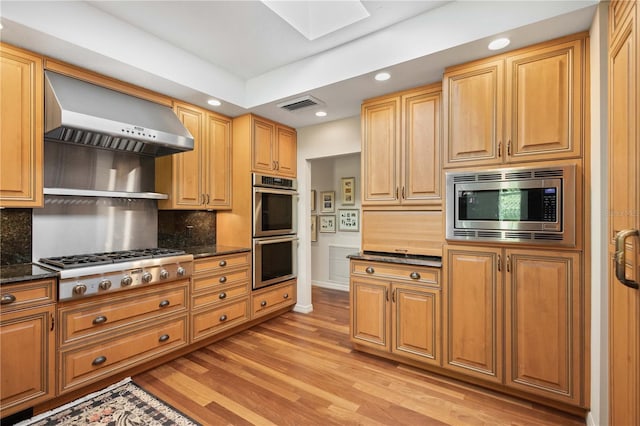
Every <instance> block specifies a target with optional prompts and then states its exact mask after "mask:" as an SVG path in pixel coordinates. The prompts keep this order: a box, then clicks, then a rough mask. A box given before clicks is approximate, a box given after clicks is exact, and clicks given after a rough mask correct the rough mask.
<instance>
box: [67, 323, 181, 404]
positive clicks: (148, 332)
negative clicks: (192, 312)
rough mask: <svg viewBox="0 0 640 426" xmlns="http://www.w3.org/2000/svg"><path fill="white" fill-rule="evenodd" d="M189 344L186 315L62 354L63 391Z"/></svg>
mask: <svg viewBox="0 0 640 426" xmlns="http://www.w3.org/2000/svg"><path fill="white" fill-rule="evenodd" d="M186 344H187V319H186V315H183V316H182V317H178V318H173V319H170V320H167V321H164V322H162V323H160V324H153V326H151V327H147V328H144V329H141V330H138V331H135V332H132V333H128V334H125V335H124V336H122V335H119V336H118V337H117V338H114V339H112V340H107V341H101V342H98V343H95V344H93V345H89V346H83V347H82V348H78V349H74V350H68V351H63V352H61V354H60V363H61V365H60V391H61V392H66V391H68V390H71V389H74V388H78V387H81V386H84V385H87V384H88V383H91V382H94V381H97V380H99V379H101V378H103V377H105V376H108V375H111V374H114V373H116V372H117V371H121V370H124V369H126V368H128V367H130V366H132V365H133V364H136V363H140V362H143V361H146V360H149V359H151V358H155V357H157V356H159V355H161V354H164V353H166V352H169V351H171V350H173V349H177V348H179V347H181V346H185V345H186Z"/></svg>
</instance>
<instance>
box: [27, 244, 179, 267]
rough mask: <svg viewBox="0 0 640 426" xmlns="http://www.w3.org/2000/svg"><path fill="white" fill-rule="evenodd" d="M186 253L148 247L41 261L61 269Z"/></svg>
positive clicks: (42, 259)
mask: <svg viewBox="0 0 640 426" xmlns="http://www.w3.org/2000/svg"><path fill="white" fill-rule="evenodd" d="M182 254H185V251H184V250H178V249H170V248H146V249H133V250H119V251H112V252H104V253H91V254H75V255H70V256H58V257H47V258H41V259H40V260H39V262H41V263H43V264H46V265H50V266H55V267H56V268H60V269H73V268H82V267H85V266H96V265H104V264H109V263H120V262H127V261H130V260H142V259H152V258H158V257H169V256H178V255H182Z"/></svg>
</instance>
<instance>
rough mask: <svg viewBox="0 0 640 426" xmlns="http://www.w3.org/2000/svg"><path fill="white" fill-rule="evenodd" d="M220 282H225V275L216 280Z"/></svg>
mask: <svg viewBox="0 0 640 426" xmlns="http://www.w3.org/2000/svg"><path fill="white" fill-rule="evenodd" d="M218 281H220V282H221V283H226V282H227V277H220V279H219V280H218Z"/></svg>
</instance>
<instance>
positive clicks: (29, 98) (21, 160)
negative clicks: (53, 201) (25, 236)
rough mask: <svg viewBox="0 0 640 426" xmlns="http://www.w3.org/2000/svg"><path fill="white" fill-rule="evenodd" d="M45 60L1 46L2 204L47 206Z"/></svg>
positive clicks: (3, 205) (0, 136)
mask: <svg viewBox="0 0 640 426" xmlns="http://www.w3.org/2000/svg"><path fill="white" fill-rule="evenodd" d="M43 75H44V73H43V69H42V59H41V58H40V57H37V56H34V55H30V54H28V53H27V52H24V51H22V50H18V49H13V48H11V47H9V46H6V45H0V116H2V120H0V207H42V206H43V199H44V198H43V192H42V180H43V177H42V176H43V166H42V151H43V132H44V130H43V111H44V107H43V102H44V92H43V88H42V85H43Z"/></svg>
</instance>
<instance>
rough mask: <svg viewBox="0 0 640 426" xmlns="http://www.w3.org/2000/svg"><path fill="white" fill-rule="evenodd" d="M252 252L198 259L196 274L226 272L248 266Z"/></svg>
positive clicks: (195, 268) (196, 261)
mask: <svg viewBox="0 0 640 426" xmlns="http://www.w3.org/2000/svg"><path fill="white" fill-rule="evenodd" d="M250 258H251V252H245V253H236V254H229V255H225V256H212V257H207V258H204V259H196V260H195V262H194V264H195V267H194V273H196V274H198V273H200V272H211V271H224V270H226V269H232V268H235V267H237V266H248V265H249V262H250Z"/></svg>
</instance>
